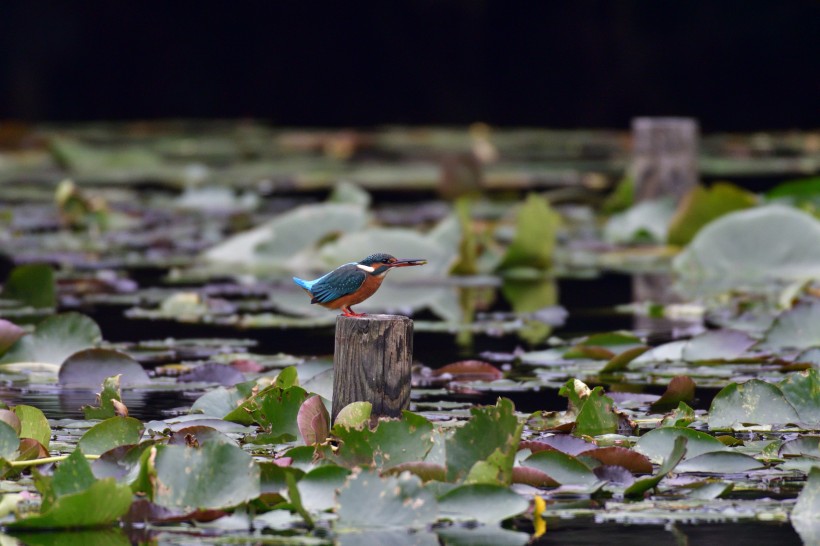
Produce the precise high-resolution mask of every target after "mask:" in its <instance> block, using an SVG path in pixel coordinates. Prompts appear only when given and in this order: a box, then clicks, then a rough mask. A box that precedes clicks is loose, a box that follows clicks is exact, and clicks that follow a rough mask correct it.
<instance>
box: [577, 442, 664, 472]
mask: <svg viewBox="0 0 820 546" xmlns="http://www.w3.org/2000/svg"><path fill="white" fill-rule="evenodd" d="M582 457H590V458H592V459H596V460H597V461H600V462H601V464H604V465H609V466H619V467H621V468H625V469H626V470H628V471H630V472H634V473H635V474H650V473H652V463H651V462H649V459H647V458H646V457H645V456H643V455H642V454H640V453H638V452H637V451H633V450H631V449H627V448H625V447H618V446H609V447H599V448H596V449H592V450H589V451H584V452H582V453H579V454H578V458H582Z"/></svg>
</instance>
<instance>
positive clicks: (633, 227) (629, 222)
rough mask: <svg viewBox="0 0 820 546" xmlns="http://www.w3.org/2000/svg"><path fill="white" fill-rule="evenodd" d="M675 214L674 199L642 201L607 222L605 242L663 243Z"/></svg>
mask: <svg viewBox="0 0 820 546" xmlns="http://www.w3.org/2000/svg"><path fill="white" fill-rule="evenodd" d="M674 214H675V202H674V200H672V199H657V200H654V201H653V200H648V201H641V202H640V203H637V204H636V205H633V206H632V207H630V208H629V209H627V210H626V211H624V212H621V213H618V214H614V215H612V216H611V217H610V218H609V220H607V222H606V224H605V225H604V240H605V241H607V242H609V243H615V244H632V243H663V242H665V241H666V236H667V231H668V229H669V222H670V221H671V220H672V217H673V215H674Z"/></svg>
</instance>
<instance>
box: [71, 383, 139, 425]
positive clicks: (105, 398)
mask: <svg viewBox="0 0 820 546" xmlns="http://www.w3.org/2000/svg"><path fill="white" fill-rule="evenodd" d="M97 403H98V404H99V406H98V407H94V406H83V408H82V409H83V414H84V415H85V418H86V419H108V418H109V417H114V416H115V415H121V416H123V417H128V408H127V407H126V406H125V404H123V402H122V391H121V390H120V376H119V375H114V376H111V377H106V378H105V380H104V381H103V384H102V390H101V391H100V393H99V394H98V395H97Z"/></svg>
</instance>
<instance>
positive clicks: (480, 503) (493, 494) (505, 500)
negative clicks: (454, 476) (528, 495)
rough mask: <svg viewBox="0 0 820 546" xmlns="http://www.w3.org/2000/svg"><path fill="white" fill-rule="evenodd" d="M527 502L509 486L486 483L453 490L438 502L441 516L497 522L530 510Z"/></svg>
mask: <svg viewBox="0 0 820 546" xmlns="http://www.w3.org/2000/svg"><path fill="white" fill-rule="evenodd" d="M529 504H530V503H529V502H528V501H527V500H526V499H525V498H524V497H522V496H520V495H518V494H517V493H514V492H512V491H510V489H509V488H508V487H503V486H500V485H493V484H488V483H480V484H468V485H462V486H459V487H456V488H455V489H453V490H451V491H449V492H448V493H446V494H444V495H442V496H441V497H440V498H439V499H438V505H439V510H441V517H443V518H447V519H452V520H456V521H458V520H473V521H478V522H480V523H484V524H492V523H498V522H501V521H503V520H505V519H508V518H511V517H513V516H517V515H518V514H520V513H522V512H524V511H525V510H526V509H527V508H529Z"/></svg>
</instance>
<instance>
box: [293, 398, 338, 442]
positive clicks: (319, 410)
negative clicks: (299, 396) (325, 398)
mask: <svg viewBox="0 0 820 546" xmlns="http://www.w3.org/2000/svg"><path fill="white" fill-rule="evenodd" d="M296 423H297V426H298V427H299V434H300V435H301V436H302V441H303V442H304V443H305V444H306V445H309V446H310V445H314V444H320V443H322V442H324V441H325V440H326V439H327V437H328V434H330V414H329V413H328V411H327V408H326V407H325V404H324V402H322V397H321V396H319V395H313V396H311V397H309V398H308V399H307V400H305V401H304V402H303V403H302V406H301V407H300V408H299V413H298V414H297V415H296Z"/></svg>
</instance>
